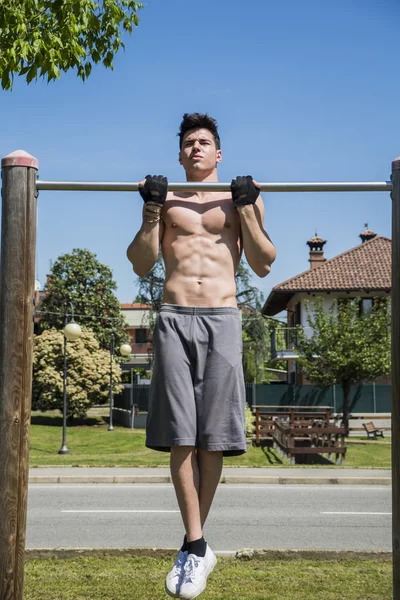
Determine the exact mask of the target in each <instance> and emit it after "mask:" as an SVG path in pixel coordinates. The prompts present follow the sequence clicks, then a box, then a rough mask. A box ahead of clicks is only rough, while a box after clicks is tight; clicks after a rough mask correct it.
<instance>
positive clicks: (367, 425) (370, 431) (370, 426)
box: [363, 421, 385, 440]
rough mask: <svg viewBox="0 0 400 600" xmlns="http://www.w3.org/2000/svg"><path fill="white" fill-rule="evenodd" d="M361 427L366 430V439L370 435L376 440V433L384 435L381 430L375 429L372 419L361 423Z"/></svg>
mask: <svg viewBox="0 0 400 600" xmlns="http://www.w3.org/2000/svg"><path fill="white" fill-rule="evenodd" d="M363 427H364V429H365V431H366V432H367V436H368V439H370V438H371V437H372V439H373V440H376V438H377V436H378V435H379V436H380V437H382V438H383V437H385V436H384V435H383V430H382V429H377V428H376V427H375V425H374V424H373V422H372V421H370V422H369V423H363Z"/></svg>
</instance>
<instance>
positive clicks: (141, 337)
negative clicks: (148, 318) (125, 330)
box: [136, 329, 147, 344]
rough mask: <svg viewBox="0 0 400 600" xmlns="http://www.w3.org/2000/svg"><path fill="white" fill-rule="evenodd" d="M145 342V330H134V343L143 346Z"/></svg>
mask: <svg viewBox="0 0 400 600" xmlns="http://www.w3.org/2000/svg"><path fill="white" fill-rule="evenodd" d="M146 342H147V329H136V343H137V344H145V343H146Z"/></svg>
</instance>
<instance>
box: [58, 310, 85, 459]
mask: <svg viewBox="0 0 400 600" xmlns="http://www.w3.org/2000/svg"><path fill="white" fill-rule="evenodd" d="M70 306H71V320H70V322H69V323H67V320H68V313H67V305H65V306H64V371H63V433H62V445H61V448H60V450H59V451H58V454H69V450H68V448H67V340H68V341H69V342H75V341H76V340H77V339H79V338H80V337H81V334H82V330H81V328H80V327H79V325H78V323H76V322H75V319H74V307H73V306H72V304H70Z"/></svg>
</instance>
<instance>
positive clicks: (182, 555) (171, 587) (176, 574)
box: [165, 550, 188, 598]
mask: <svg viewBox="0 0 400 600" xmlns="http://www.w3.org/2000/svg"><path fill="white" fill-rule="evenodd" d="M187 555H188V553H187V552H182V550H179V552H178V556H177V557H176V561H175V563H174V566H173V567H172V569H171V570H170V572H169V573H168V575H167V577H166V579H165V591H166V592H167V594H168V596H171V597H172V598H179V592H180V588H181V583H182V578H183V568H184V566H185V562H186V558H187Z"/></svg>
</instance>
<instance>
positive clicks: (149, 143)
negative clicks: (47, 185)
mask: <svg viewBox="0 0 400 600" xmlns="http://www.w3.org/2000/svg"><path fill="white" fill-rule="evenodd" d="M139 17H140V24H139V27H138V28H137V29H136V30H135V31H134V32H133V34H132V36H128V35H126V39H125V43H126V51H125V52H121V53H120V54H119V55H118V56H117V57H116V59H115V65H114V71H110V70H108V69H104V68H102V67H96V68H95V69H94V70H93V72H92V75H91V77H90V78H89V79H88V80H87V81H86V82H85V83H82V82H81V81H80V80H79V79H78V78H77V77H76V75H75V74H72V73H69V74H67V75H65V74H64V75H63V76H62V78H61V80H58V81H56V82H52V83H51V84H47V83H46V82H44V81H38V82H36V83H33V84H30V85H29V86H28V85H27V84H26V83H25V82H24V81H23V79H22V78H19V79H18V78H17V79H16V80H15V84H14V89H13V90H12V92H4V91H1V92H0V114H1V121H0V122H1V125H0V154H1V156H5V155H6V154H8V153H9V152H12V151H14V150H16V149H17V148H21V149H23V150H26V151H27V152H29V153H30V154H33V155H34V156H36V158H38V160H39V176H40V178H41V179H70V180H103V181H105V180H109V181H117V180H119V181H138V180H140V179H142V178H143V177H144V176H145V175H146V174H147V173H150V172H151V173H161V174H164V175H166V176H167V177H168V178H169V180H170V181H183V180H184V172H183V170H182V167H181V166H180V165H179V163H178V160H177V159H178V140H177V138H176V133H177V131H178V128H179V123H180V121H181V118H182V115H183V114H184V113H185V112H195V111H199V112H208V113H209V114H210V115H211V116H213V117H214V118H216V119H217V120H218V122H219V126H220V135H221V141H222V150H223V161H222V164H221V165H220V167H219V179H220V181H230V180H231V179H232V177H235V176H236V175H242V174H244V175H247V174H252V175H253V177H254V178H255V179H257V180H258V181H328V180H329V181H346V180H348V181H356V180H366V181H372V180H387V179H389V177H390V165H391V161H392V160H393V159H394V158H396V157H397V156H399V155H400V119H399V106H400V78H399V77H398V75H397V71H396V69H397V63H398V61H397V57H398V56H399V46H400V37H399V30H398V27H399V22H400V4H399V3H398V0H352V2H349V1H348V0H337V1H336V2H322V1H321V0H319V1H317V0H303V1H302V2H298V1H296V0H287V1H286V2H281V3H278V2H275V1H274V2H272V1H270V0H250V1H249V2H247V3H244V2H239V1H238V0H229V1H228V0H219V1H217V0H203V1H202V2H200V3H198V2H197V3H194V2H188V0H170V1H166V0H153V1H152V0H149V1H148V3H147V4H146V5H145V7H144V9H142V10H141V11H140V13H139ZM263 197H264V203H265V206H266V212H265V225H266V228H267V231H268V233H269V235H270V237H271V238H272V240H273V242H274V243H275V245H276V247H277V259H276V261H275V263H274V265H273V267H272V270H271V273H270V274H269V275H268V277H266V278H264V279H260V278H258V277H257V276H256V275H254V278H253V283H254V285H256V286H257V287H258V288H259V289H260V290H261V291H262V292H263V294H264V296H265V297H266V296H267V295H268V293H269V292H270V290H271V288H272V287H273V286H274V285H276V284H278V283H280V282H282V281H284V280H286V279H288V278H289V277H292V276H294V275H297V274H298V273H300V272H302V271H304V270H306V269H307V268H308V267H309V263H308V258H309V256H308V247H307V246H306V241H307V239H309V238H310V237H312V236H313V234H314V233H315V231H316V230H317V231H318V234H319V235H320V236H321V237H323V238H324V239H326V240H328V241H327V244H326V245H325V255H326V257H327V258H331V257H333V256H335V255H337V254H339V253H341V252H343V251H345V250H348V249H349V248H352V247H354V246H356V245H357V244H358V243H359V242H360V239H359V237H358V235H359V233H360V232H361V231H362V230H363V228H364V227H363V226H364V223H365V222H368V224H369V227H370V228H371V229H373V230H374V231H376V232H377V233H378V234H380V235H385V236H388V237H391V201H390V198H389V195H388V194H382V193H372V192H368V193H349V194H346V193H341V194H333V193H330V194H295V193H292V194H282V193H271V194H264V195H263ZM141 204H142V201H141V198H140V196H139V195H138V194H128V193H114V194H110V193H104V192H103V193H93V192H91V193H79V192H41V193H40V197H39V211H38V242H37V274H38V277H39V280H40V281H41V282H42V283H44V282H45V277H46V274H47V273H48V272H49V269H50V261H54V260H56V259H57V257H58V256H60V255H61V254H63V253H66V252H71V251H72V249H73V248H87V249H89V250H90V251H92V252H94V253H95V254H96V255H97V258H98V259H99V260H100V261H101V262H103V263H105V264H107V265H108V266H110V267H111V268H112V270H113V273H114V279H115V280H116V282H117V284H118V290H117V296H118V298H119V300H120V301H121V302H131V301H132V300H133V298H134V296H135V294H136V291H137V287H136V281H137V278H136V276H135V274H134V273H133V271H132V268H131V265H130V263H129V262H128V260H127V258H126V254H125V252H126V247H127V246H128V244H129V243H130V242H131V240H132V239H133V237H134V235H135V234H136V232H137V230H138V229H139V227H140V222H141Z"/></svg>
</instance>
